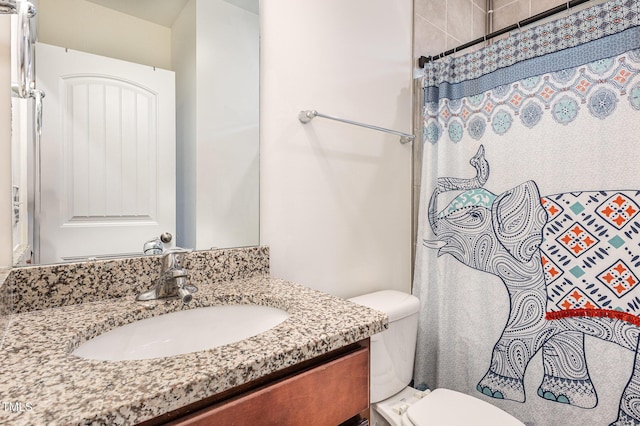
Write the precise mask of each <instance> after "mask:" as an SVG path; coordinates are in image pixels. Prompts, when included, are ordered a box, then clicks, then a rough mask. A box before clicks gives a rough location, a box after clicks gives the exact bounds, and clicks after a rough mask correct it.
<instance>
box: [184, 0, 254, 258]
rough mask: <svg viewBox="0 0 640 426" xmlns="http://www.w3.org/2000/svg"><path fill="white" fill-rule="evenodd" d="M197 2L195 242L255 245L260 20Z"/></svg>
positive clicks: (217, 1) (213, 1)
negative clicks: (196, 189) (196, 193)
mask: <svg viewBox="0 0 640 426" xmlns="http://www.w3.org/2000/svg"><path fill="white" fill-rule="evenodd" d="M197 4H198V6H197V14H196V16H197V20H196V28H197V35H198V37H197V39H198V41H197V57H198V58H197V60H198V67H197V81H198V97H197V106H198V118H197V120H198V123H197V126H198V127H197V128H198V136H197V137H198V141H197V144H198V154H197V168H198V171H197V179H196V180H197V184H198V196H197V200H198V202H197V213H196V215H197V223H198V228H197V244H196V245H195V247H196V248H198V249H208V248H211V247H235V246H250V245H257V244H258V243H259V242H258V223H259V220H260V216H259V213H258V209H259V202H258V199H259V195H260V194H259V186H258V179H259V173H258V152H259V139H258V138H259V135H258V121H259V118H260V117H259V114H258V107H259V105H258V102H259V88H258V85H259V79H260V73H259V48H260V27H259V20H258V16H257V15H256V14H255V13H251V12H249V11H247V10H244V9H242V8H240V7H237V6H234V5H232V4H230V3H228V2H226V1H223V0H198V3H197Z"/></svg>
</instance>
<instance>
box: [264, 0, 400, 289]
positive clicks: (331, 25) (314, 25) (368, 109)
mask: <svg viewBox="0 0 640 426" xmlns="http://www.w3.org/2000/svg"><path fill="white" fill-rule="evenodd" d="M260 17H261V29H262V38H261V40H262V44H261V82H260V84H261V108H260V114H261V117H260V118H261V120H260V123H261V130H260V138H261V140H260V187H261V190H260V200H261V205H260V242H261V244H266V245H269V246H270V247H271V273H272V275H274V276H278V277H282V278H285V279H290V280H293V281H296V282H299V283H301V284H304V285H307V286H309V287H312V288H315V289H318V290H322V291H326V292H329V293H332V294H335V295H338V296H343V297H349V296H353V295H357V294H361V293H365V292H368V291H373V290H378V289H384V288H392V289H398V290H403V291H410V286H411V283H410V276H411V145H410V144H409V145H400V143H399V138H398V137H396V136H392V135H388V134H384V133H379V132H375V131H372V130H368V129H363V128H360V127H355V126H349V125H346V124H343V123H338V122H335V121H330V120H326V119H322V118H316V119H314V120H313V121H312V122H311V123H309V124H306V125H302V124H301V123H300V122H299V121H298V119H297V115H298V112H299V111H300V110H304V109H316V110H318V111H320V112H322V113H325V114H329V115H335V116H338V117H343V118H348V119H352V120H355V121H361V122H365V123H370V124H375V125H378V126H381V127H387V128H392V129H396V130H399V131H404V132H410V117H411V93H410V92H411V81H412V77H411V70H412V60H411V57H412V54H411V37H412V30H411V23H412V1H411V0H396V1H392V2H390V1H387V0H351V1H344V0H324V1H317V0H279V1H277V2H262V3H261V10H260Z"/></svg>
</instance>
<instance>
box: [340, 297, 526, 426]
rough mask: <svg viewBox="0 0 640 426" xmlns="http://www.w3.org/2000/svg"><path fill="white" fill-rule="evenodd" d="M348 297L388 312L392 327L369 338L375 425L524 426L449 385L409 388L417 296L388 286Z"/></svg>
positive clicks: (372, 410)
mask: <svg viewBox="0 0 640 426" xmlns="http://www.w3.org/2000/svg"><path fill="white" fill-rule="evenodd" d="M349 300H350V301H352V302H354V303H358V304H360V305H364V306H367V307H369V308H372V309H376V310H378V311H382V312H384V313H386V314H387V315H388V316H389V329H388V330H386V331H383V332H382V333H378V334H376V335H374V336H372V337H371V425H372V426H382V425H387V424H390V425H392V426H401V425H402V426H426V425H438V426H469V425H474V426H483V425H486V426H496V425H500V426H516V425H518V426H523V425H524V423H522V422H520V421H519V420H517V419H516V418H514V417H512V416H511V415H509V414H507V413H506V412H504V411H503V410H501V409H499V408H498V407H496V406H494V405H491V404H489V403H488V402H485V401H482V400H480V399H478V398H474V397H472V396H469V395H466V394H463V393H460V392H456V391H452V390H448V389H436V390H434V391H424V392H421V391H418V390H416V389H413V388H411V387H409V386H408V385H409V383H410V382H411V378H412V375H413V360H414V356H415V347H416V336H417V332H418V312H419V310H420V301H419V300H418V298H417V297H415V296H412V295H410V294H406V293H402V292H399V291H394V290H384V291H378V292H375V293H369V294H365V295H362V296H358V297H354V298H352V299H349ZM381 417H382V418H383V419H384V420H383V419H382V418H381Z"/></svg>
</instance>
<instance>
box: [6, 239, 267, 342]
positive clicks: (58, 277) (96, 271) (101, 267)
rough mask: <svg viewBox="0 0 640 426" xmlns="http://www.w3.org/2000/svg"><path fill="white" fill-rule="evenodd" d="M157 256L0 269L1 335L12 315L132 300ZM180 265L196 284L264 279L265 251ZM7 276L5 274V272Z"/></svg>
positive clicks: (204, 254)
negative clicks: (123, 299) (85, 304)
mask: <svg viewBox="0 0 640 426" xmlns="http://www.w3.org/2000/svg"><path fill="white" fill-rule="evenodd" d="M160 265H161V256H159V255H158V256H141V257H131V258H122V259H112V260H95V261H86V262H80V263H63V264H55V265H42V266H28V267H19V268H13V269H10V270H7V271H5V272H4V277H5V279H4V282H3V279H2V278H3V275H2V274H3V272H2V271H1V270H0V327H1V328H0V330H1V332H2V335H3V336H4V332H5V330H6V326H7V324H8V322H9V318H10V316H11V314H12V313H22V312H28V311H34V310H41V309H47V308H55V307H59V306H66V305H75V304H79V303H86V302H95V301H98V300H103V299H113V298H119V297H124V296H132V297H133V296H135V295H137V294H139V293H141V292H143V291H146V290H148V289H150V288H151V287H152V286H153V285H154V283H155V281H156V280H157V279H158V277H159V275H160V267H161V266H160ZM184 266H185V267H186V268H187V270H188V271H189V280H190V282H191V283H193V284H195V285H196V286H198V285H206V284H213V283H217V282H222V281H229V280H235V279H242V278H252V277H257V276H261V275H269V248H268V247H264V246H258V247H243V248H233V249H219V250H207V251H194V252H192V253H190V254H188V255H187V256H186V258H185V261H184ZM9 271H10V272H9Z"/></svg>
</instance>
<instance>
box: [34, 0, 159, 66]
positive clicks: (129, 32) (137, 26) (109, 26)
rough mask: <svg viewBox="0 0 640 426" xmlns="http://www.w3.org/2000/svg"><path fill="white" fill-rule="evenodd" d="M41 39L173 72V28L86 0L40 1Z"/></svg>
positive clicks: (39, 34)
mask: <svg viewBox="0 0 640 426" xmlns="http://www.w3.org/2000/svg"><path fill="white" fill-rule="evenodd" d="M38 40H39V41H40V42H42V43H47V44H53V45H55V46H61V47H66V48H69V49H74V50H80V51H83V52H88V53H94V54H96V55H102V56H107V57H110V58H116V59H122V60H125V61H130V62H136V63H139V64H144V65H150V66H155V67H158V68H163V69H171V28H168V27H164V26H162V25H157V24H154V23H151V22H149V21H145V20H143V19H139V18H135V17H133V16H130V15H126V14H124V13H120V12H117V11H115V10H112V9H108V8H106V7H103V6H99V5H97V4H94V3H91V2H88V1H85V0H39V5H38Z"/></svg>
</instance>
